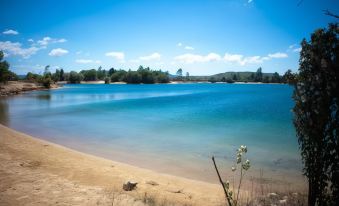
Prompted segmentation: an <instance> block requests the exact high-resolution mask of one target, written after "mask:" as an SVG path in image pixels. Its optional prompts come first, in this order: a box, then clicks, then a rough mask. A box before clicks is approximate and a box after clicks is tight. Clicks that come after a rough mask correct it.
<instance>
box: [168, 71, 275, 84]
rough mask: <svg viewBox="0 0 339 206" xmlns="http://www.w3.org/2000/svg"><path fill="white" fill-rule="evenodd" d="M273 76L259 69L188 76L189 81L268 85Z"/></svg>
mask: <svg viewBox="0 0 339 206" xmlns="http://www.w3.org/2000/svg"><path fill="white" fill-rule="evenodd" d="M276 74H278V73H276ZM276 74H275V75H276ZM273 75H274V74H273V73H263V72H262V69H261V68H259V69H258V70H257V72H225V73H220V74H215V75H211V76H190V80H191V81H209V79H212V77H213V79H214V80H215V81H216V82H226V80H228V79H230V80H233V81H234V82H265V83H270V82H271V79H272V76H273ZM278 75H279V74H278ZM279 77H280V76H279ZM280 78H281V77H280ZM174 80H175V78H174Z"/></svg>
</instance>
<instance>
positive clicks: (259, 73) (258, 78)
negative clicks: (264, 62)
mask: <svg viewBox="0 0 339 206" xmlns="http://www.w3.org/2000/svg"><path fill="white" fill-rule="evenodd" d="M262 77H263V75H262V69H261V67H259V68H258V70H257V72H256V73H255V77H254V81H255V82H262Z"/></svg>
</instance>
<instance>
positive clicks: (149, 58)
mask: <svg viewBox="0 0 339 206" xmlns="http://www.w3.org/2000/svg"><path fill="white" fill-rule="evenodd" d="M160 58H161V55H160V54H159V53H157V52H155V53H153V54H150V55H148V56H142V57H139V59H140V60H143V61H152V60H160Z"/></svg>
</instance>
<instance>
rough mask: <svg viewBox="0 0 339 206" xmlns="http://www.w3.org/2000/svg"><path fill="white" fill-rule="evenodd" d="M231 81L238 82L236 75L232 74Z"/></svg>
mask: <svg viewBox="0 0 339 206" xmlns="http://www.w3.org/2000/svg"><path fill="white" fill-rule="evenodd" d="M232 79H233V81H235V82H236V81H238V77H237V75H236V74H233V77H232Z"/></svg>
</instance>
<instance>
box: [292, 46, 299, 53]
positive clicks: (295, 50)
mask: <svg viewBox="0 0 339 206" xmlns="http://www.w3.org/2000/svg"><path fill="white" fill-rule="evenodd" d="M293 52H301V47H299V48H295V49H293Z"/></svg>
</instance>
